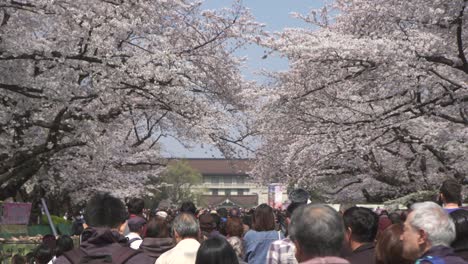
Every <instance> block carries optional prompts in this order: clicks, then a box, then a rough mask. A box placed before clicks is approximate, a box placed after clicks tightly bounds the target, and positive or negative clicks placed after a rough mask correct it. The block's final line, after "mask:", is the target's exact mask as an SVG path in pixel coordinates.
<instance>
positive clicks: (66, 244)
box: [13, 180, 468, 264]
mask: <svg viewBox="0 0 468 264" xmlns="http://www.w3.org/2000/svg"><path fill="white" fill-rule="evenodd" d="M289 198H290V200H291V204H290V205H289V206H288V207H287V209H286V211H284V212H278V211H275V210H274V209H273V208H271V207H270V206H268V205H267V204H261V205H259V206H257V207H256V208H255V209H250V210H244V209H241V208H231V209H230V210H227V209H225V208H219V209H218V210H208V209H200V210H197V208H196V207H195V205H194V204H193V203H192V202H185V203H183V204H182V205H181V206H180V208H179V209H178V210H176V211H175V210H167V209H164V208H159V209H158V210H156V211H154V212H152V213H148V212H147V211H145V210H144V202H143V200H142V199H139V198H133V199H131V200H129V201H128V202H127V204H126V205H125V204H124V203H123V202H122V201H121V200H119V199H118V198H115V197H113V196H112V195H110V194H109V193H98V194H96V195H95V196H93V197H92V198H91V199H90V200H89V201H88V203H87V205H86V208H85V211H84V220H85V223H84V224H83V229H82V232H81V234H80V245H79V246H78V247H75V248H73V243H70V241H71V239H70V237H68V236H61V237H59V238H58V239H57V240H56V239H55V237H53V236H45V237H44V240H43V241H44V242H43V244H41V245H40V246H39V247H38V248H37V249H36V251H35V253H34V262H35V263H37V264H47V263H56V264H64V263H67V264H68V263H118V264H120V263H129V264H132V263H142V264H145V263H152V264H177V263H180V264H190V263H195V264H215V263H220V264H224V263H225V264H237V263H249V264H264V263H266V264H280V263H281V264H284V263H288V264H295V263H306V264H324V263H333V264H367V263H369V264H374V263H375V264H406V263H417V264H419V263H421V264H422V263H434V264H443V263H445V264H459V263H460V264H461V263H468V262H467V260H468V211H467V210H465V209H463V208H461V207H460V205H461V201H462V196H461V185H460V184H458V183H457V182H456V181H455V180H446V181H444V182H443V184H442V187H441V188H440V194H439V201H440V204H438V203H436V202H432V201H426V202H419V203H414V204H413V205H412V206H411V207H410V209H409V210H407V211H395V212H387V211H375V210H371V209H368V208H365V207H358V206H352V205H349V206H343V207H341V208H340V210H338V211H337V210H335V209H333V208H332V207H330V206H328V205H324V204H314V203H310V202H308V194H307V192H306V191H304V190H302V189H297V190H294V191H293V192H292V193H291V194H290V195H289ZM19 258H20V256H18V259H19ZM13 261H19V262H15V263H21V261H22V260H21V259H19V260H13ZM22 263H25V262H22Z"/></svg>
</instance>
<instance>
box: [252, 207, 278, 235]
mask: <svg viewBox="0 0 468 264" xmlns="http://www.w3.org/2000/svg"><path fill="white" fill-rule="evenodd" d="M252 220H253V221H252V227H253V230H255V231H270V230H274V229H275V215H274V213H273V208H271V207H270V206H268V205H267V204H261V205H259V206H258V207H257V208H256V209H255V212H254V214H253V219H252Z"/></svg>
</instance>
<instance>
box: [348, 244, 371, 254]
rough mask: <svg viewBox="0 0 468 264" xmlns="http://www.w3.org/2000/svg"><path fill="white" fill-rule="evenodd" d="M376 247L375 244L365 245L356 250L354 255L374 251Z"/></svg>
mask: <svg viewBox="0 0 468 264" xmlns="http://www.w3.org/2000/svg"><path fill="white" fill-rule="evenodd" d="M374 247H375V245H374V243H364V244H362V245H360V246H359V247H358V248H356V249H355V250H353V253H358V252H362V251H367V250H371V249H374Z"/></svg>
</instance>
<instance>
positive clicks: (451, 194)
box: [440, 179, 462, 204]
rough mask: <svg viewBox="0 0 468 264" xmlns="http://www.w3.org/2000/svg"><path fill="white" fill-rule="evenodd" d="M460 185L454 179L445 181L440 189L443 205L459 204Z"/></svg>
mask: <svg viewBox="0 0 468 264" xmlns="http://www.w3.org/2000/svg"><path fill="white" fill-rule="evenodd" d="M461 191H462V187H461V185H460V184H459V183H458V182H457V181H456V180H454V179H448V180H445V181H444V182H443V183H442V186H441V187H440V198H441V200H442V202H443V203H444V204H448V203H454V204H459V203H461V200H462V198H461Z"/></svg>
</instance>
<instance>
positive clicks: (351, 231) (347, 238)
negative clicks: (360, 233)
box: [345, 227, 353, 241]
mask: <svg viewBox="0 0 468 264" xmlns="http://www.w3.org/2000/svg"><path fill="white" fill-rule="evenodd" d="M352 234H353V230H352V229H351V227H348V228H346V232H345V238H346V240H348V241H349V240H351V235H352Z"/></svg>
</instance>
